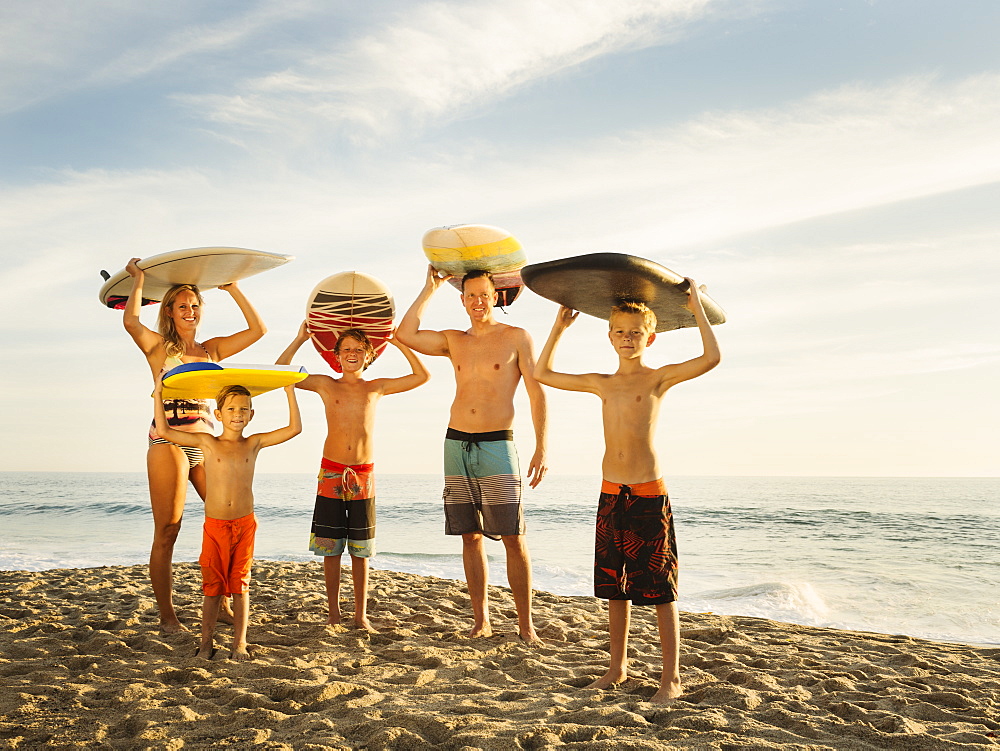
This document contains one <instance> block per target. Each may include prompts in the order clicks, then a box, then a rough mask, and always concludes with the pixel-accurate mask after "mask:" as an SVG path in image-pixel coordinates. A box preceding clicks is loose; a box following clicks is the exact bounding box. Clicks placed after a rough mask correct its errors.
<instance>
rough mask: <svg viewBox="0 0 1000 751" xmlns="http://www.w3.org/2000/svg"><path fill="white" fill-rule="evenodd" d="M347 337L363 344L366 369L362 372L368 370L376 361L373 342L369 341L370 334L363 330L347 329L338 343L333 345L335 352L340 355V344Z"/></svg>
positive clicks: (338, 338) (338, 339)
mask: <svg viewBox="0 0 1000 751" xmlns="http://www.w3.org/2000/svg"><path fill="white" fill-rule="evenodd" d="M345 336H349V337H351V338H352V339H356V340H357V341H358V342H360V343H361V346H362V347H364V350H365V367H363V368H362V369H361V370H366V369H367V368H368V366H369V365H371V364H372V362H374V360H375V347H374V346H373V345H372V340H371V339H369V338H368V334H366V333H365V332H364V331H362V330H361V329H347V330H346V331H341V332H340V336H338V337H337V343H336V344H334V345H333V351H334V352H335V353H336V354H338V355H339V354H340V343H341V342H342V341H344V337H345Z"/></svg>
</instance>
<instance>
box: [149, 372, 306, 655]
mask: <svg viewBox="0 0 1000 751" xmlns="http://www.w3.org/2000/svg"><path fill="white" fill-rule="evenodd" d="M162 392H163V384H162V383H161V382H159V380H158V381H157V384H156V390H155V391H154V392H153V414H154V419H155V421H156V432H157V433H159V435H160V436H161V437H162V438H164V439H166V440H168V441H171V442H173V443H176V444H178V445H179V446H191V447H192V448H199V449H201V450H202V452H203V453H204V455H205V485H206V494H205V526H204V532H203V535H202V543H201V556H199V558H198V563H199V564H201V576H202V587H201V588H202V592H204V594H205V600H204V602H203V604H202V615H201V646H200V647H199V648H198V657H202V658H204V659H206V660H210V659H212V656H213V655H214V654H215V649H214V639H213V636H214V633H215V623H216V621H217V620H218V617H219V607H220V603H221V602H222V598H223V596H224V595H227V594H231V595H232V596H233V614H234V623H233V648H232V651H231V652H230V653H229V659H231V660H237V661H240V662H242V661H244V660H249V659H250V653H249V652H248V651H247V620H248V619H249V617H250V595H249V590H250V565H251V563H253V544H254V534H255V533H256V531H257V519H256V517H255V516H254V513H253V472H254V466H255V464H256V462H257V453H258V452H259V451H260V450H261V449H262V448H264V447H265V446H274V445H275V444H278V443H284V442H285V441H287V440H288V439H290V438H294V437H295V436H297V435H298V434H299V433H300V432H302V422H301V420H300V418H299V407H298V404H297V403H296V401H295V391H294V389H293V388H292V387H291V386H286V387H285V393H286V394H287V396H288V426H287V427H284V428H278V429H277V430H272V431H270V432H268V433H257V434H255V435H251V436H244V435H243V431H244V429H245V428H246V426H247V425H248V424H249V422H250V420H251V419H252V418H253V407H252V406H251V403H250V392H249V391H248V390H247V389H246V388H245V387H244V386H226V387H225V388H223V389H222V390H221V391H220V392H219V394H218V396H216V398H215V402H216V410H215V419H216V420H218V421H219V422H220V423H221V424H222V435H220V436H214V435H212V434H211V433H185V432H183V431H180V430H175V429H174V428H171V427H170V426H169V425H168V424H167V416H166V414H165V412H164V410H163V395H162Z"/></svg>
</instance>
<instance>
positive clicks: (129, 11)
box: [0, 0, 323, 113]
mask: <svg viewBox="0 0 1000 751" xmlns="http://www.w3.org/2000/svg"><path fill="white" fill-rule="evenodd" d="M321 6H322V4H321V3H317V2H316V0H285V1H283V2H281V3H274V2H266V1H265V2H256V3H245V4H240V5H239V6H238V8H237V11H236V12H234V13H232V14H231V15H228V16H226V17H224V18H221V19H218V18H217V19H214V20H203V19H204V17H205V15H206V8H205V7H204V5H203V4H201V3H197V2H194V1H193V0H144V2H141V3H135V2H128V0H79V1H78V2H72V3H66V2H62V0H32V1H31V2H23V3H13V2H12V3H5V4H4V5H3V8H2V10H0V70H2V71H3V72H4V75H3V76H0V112H4V113H10V112H15V111H17V110H20V109H24V108H26V107H30V106H33V105H36V104H38V103H40V102H43V101H45V100H47V99H49V98H51V97H54V96H58V95H61V94H65V93H66V92H71V91H74V90H78V89H81V88H90V87H99V86H108V85H115V84H121V83H126V82H129V81H133V80H136V79H139V78H142V77H144V76H147V75H149V74H150V73H153V72H156V71H158V70H161V69H163V68H165V67H168V66H171V65H175V64H177V63H179V62H182V61H184V62H189V63H190V64H191V66H192V67H194V66H195V65H196V63H195V61H196V60H199V59H202V60H203V59H204V58H205V56H206V55H209V54H212V53H219V52H223V51H229V52H231V51H234V50H236V49H238V48H241V47H246V46H248V45H249V44H250V43H251V42H252V41H253V40H254V39H256V38H257V37H259V35H261V34H262V33H264V32H266V31H272V30H273V29H274V27H275V26H278V25H279V24H280V23H281V22H283V21H287V20H289V19H295V18H299V17H301V16H304V15H311V14H315V13H322V12H323V8H322V7H321ZM234 7H236V6H234ZM216 10H217V9H216ZM272 52H273V50H272ZM213 62H215V63H216V64H217V62H218V61H213ZM208 67H209V69H210V68H211V67H213V66H208ZM203 74H204V71H198V73H197V76H196V77H194V78H192V79H189V80H188V81H187V84H188V85H192V84H193V82H194V80H197V79H200V78H201V77H202V75H203Z"/></svg>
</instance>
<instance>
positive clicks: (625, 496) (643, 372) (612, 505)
mask: <svg viewBox="0 0 1000 751" xmlns="http://www.w3.org/2000/svg"><path fill="white" fill-rule="evenodd" d="M687 282H688V284H689V285H690V286H689V289H688V303H687V307H688V308H689V309H690V310H691V312H692V313H694V316H695V319H696V320H697V322H698V329H699V331H700V332H701V341H702V347H703V352H702V354H701V355H699V356H698V357H695V358H694V359H692V360H688V361H687V362H682V363H678V364H674V365H665V366H663V367H661V368H650V367H648V366H647V365H645V364H644V363H643V362H642V355H643V353H644V352H645V350H646V347H647V346H649V345H650V344H652V343H653V340H654V339H655V338H656V334H655V333H654V332H655V331H656V316H655V314H654V313H653V311H651V310H650V309H649V308H647V307H646V306H645V305H642V304H640V303H621V304H619V305H617V306H615V307H614V308H613V309H612V313H611V320H610V330H609V332H608V337H609V338H610V340H611V344H612V345H613V346H614V348H615V351H616V352H617V354H618V370H617V371H615V372H614V373H611V374H603V373H587V374H582V375H569V374H567V373H557V372H555V371H553V370H552V359H553V355H554V353H555V349H556V345H557V343H558V342H559V338H560V337H561V336H562V333H563V332H564V331H565V330H566V328H567V327H569V325H570V324H571V323H572V322H573V321H574V320H576V317H577V316H578V315H579V313H576V312H574V311H572V310H570V309H569V308H565V307H562V308H560V309H559V313H558V314H557V315H556V321H555V323H554V324H553V326H552V332H551V333H550V334H549V338H548V341H547V342H546V343H545V347H544V348H543V349H542V353H541V355H540V356H539V358H538V364H537V365H536V367H535V378H536V379H537V380H538V381H540V382H541V383H544V384H545V385H547V386H552V387H554V388H558V389H565V390H567V391H586V392H589V393H592V394H596V395H597V396H599V397H600V398H601V402H602V404H603V408H602V409H603V418H604V445H605V451H604V461H603V463H602V465H601V469H602V473H603V477H604V482H603V484H602V487H601V497H600V502H599V506H598V512H597V541H596V547H595V562H594V593H595V595H596V596H597V597H600V598H602V599H606V600H607V601H608V626H609V629H608V630H609V632H610V635H611V665H610V667H609V668H608V672H607V673H605V674H604V676H602V677H601V678H598V679H597V680H596V681H594V682H593V683H592V684H590V686H588V688H610V687H611V686H614V685H616V684H618V683H621V682H622V681H624V680H625V679H626V678H627V677H628V660H627V642H628V627H629V616H630V605H631V603H632V602H634V603H635V604H636V605H653V606H655V607H656V619H657V624H658V626H659V631H660V649H661V652H662V657H663V672H662V673H661V676H660V688H659V690H658V691H657V692H656V694H655V695H654V696H653V697H652V699H651V701H653V702H658V703H667V702H670V701H672V700H673V699H676V698H677V697H678V696H680V694H681V680H680V664H679V659H678V647H679V644H680V623H679V621H678V618H677V602H676V600H677V546H676V544H675V542H674V530H673V519H672V516H671V513H670V501H669V499H668V497H667V490H666V486H665V485H664V483H663V479H662V476H661V474H660V468H659V464H658V462H657V458H656V453H655V452H654V451H653V437H654V433H655V429H656V419H657V415H658V413H659V409H660V402H661V400H662V398H663V395H664V394H665V393H666V392H667V389H669V388H670V387H671V386H673V385H675V384H678V383H680V382H682V381H687V380H689V379H691V378H696V377H697V376H700V375H702V374H704V373H707V372H708V371H709V370H711V369H712V368H714V367H715V366H716V365H718V364H719V360H720V355H719V346H718V344H717V343H716V341H715V335H714V333H713V332H712V328H711V326H710V325H709V323H708V319H707V318H706V317H705V311H704V309H703V308H702V305H701V299H700V297H699V294H698V288H697V286H696V285H695V283H694V282H693V281H692V280H690V279H688V280H687Z"/></svg>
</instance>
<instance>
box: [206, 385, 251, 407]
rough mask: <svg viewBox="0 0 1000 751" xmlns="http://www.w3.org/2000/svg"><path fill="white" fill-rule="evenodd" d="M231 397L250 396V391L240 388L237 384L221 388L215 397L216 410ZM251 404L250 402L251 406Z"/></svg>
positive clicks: (243, 387)
mask: <svg viewBox="0 0 1000 751" xmlns="http://www.w3.org/2000/svg"><path fill="white" fill-rule="evenodd" d="M231 396H246V397H249V396H250V390H249V389H248V388H247V387H246V386H240V385H239V384H238V383H234V384H232V385H230V386H223V387H222V389H220V391H219V393H218V394H216V395H215V406H216V408H217V409H222V405H223V404H225V403H226V399H228V398H229V397H231ZM252 405H253V402H251V406H252Z"/></svg>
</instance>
